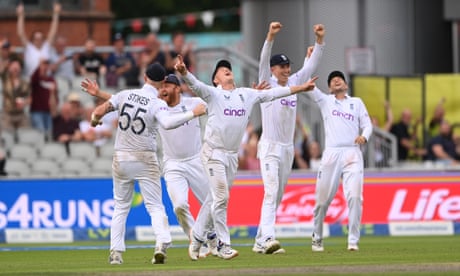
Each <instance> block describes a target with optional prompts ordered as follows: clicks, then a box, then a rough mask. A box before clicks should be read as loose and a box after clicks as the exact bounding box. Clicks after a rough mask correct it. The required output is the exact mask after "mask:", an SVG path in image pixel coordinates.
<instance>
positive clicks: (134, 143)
mask: <svg viewBox="0 0 460 276" xmlns="http://www.w3.org/2000/svg"><path fill="white" fill-rule="evenodd" d="M157 95H158V91H157V90H156V89H155V88H154V87H153V86H151V85H149V84H145V85H144V86H143V87H142V88H141V89H128V90H123V91H121V92H119V93H117V94H115V95H113V96H112V97H111V98H110V102H111V104H112V105H113V106H114V107H115V110H118V128H117V134H116V136H115V146H114V147H115V151H133V152H134V151H156V149H157V145H156V130H157V129H158V125H161V126H162V127H163V128H168V129H170V128H174V127H178V126H180V125H182V124H183V123H185V122H186V121H188V120H190V119H192V118H193V112H191V111H188V112H186V113H182V114H176V115H170V114H169V111H168V106H167V104H166V102H164V101H163V100H161V99H159V98H158V96H157Z"/></svg>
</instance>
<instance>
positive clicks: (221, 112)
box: [183, 72, 291, 153]
mask: <svg viewBox="0 0 460 276" xmlns="http://www.w3.org/2000/svg"><path fill="white" fill-rule="evenodd" d="M183 79H184V81H185V82H186V83H187V84H188V85H189V87H190V88H191V89H192V90H193V92H195V93H196V94H197V95H198V96H199V97H200V98H202V99H203V100H204V101H205V102H206V103H207V104H208V121H207V124H206V130H205V134H204V141H205V142H206V143H207V144H209V145H210V146H211V147H212V148H215V149H222V150H226V151H230V152H234V153H236V152H237V151H238V148H239V147H240V144H241V139H242V138H243V134H244V132H245V130H246V126H247V124H248V120H249V115H250V114H251V111H252V108H253V107H254V105H255V104H257V103H260V102H268V101H272V100H274V99H276V98H280V97H285V96H287V95H290V94H291V90H290V88H289V87H278V88H272V89H269V90H260V91H259V90H256V89H251V88H245V87H239V88H235V89H234V90H230V91H229V90H224V89H221V88H217V87H214V86H210V85H207V84H205V83H203V82H201V81H199V80H197V79H196V78H195V76H193V75H192V74H191V73H190V72H187V75H186V76H183Z"/></svg>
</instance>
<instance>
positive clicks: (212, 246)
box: [199, 233, 218, 258]
mask: <svg viewBox="0 0 460 276" xmlns="http://www.w3.org/2000/svg"><path fill="white" fill-rule="evenodd" d="M207 238H208V240H207V241H206V242H205V243H203V244H202V245H201V248H200V255H199V257H200V258H206V257H207V256H209V255H213V256H217V243H218V241H217V235H216V233H212V234H208V236H207Z"/></svg>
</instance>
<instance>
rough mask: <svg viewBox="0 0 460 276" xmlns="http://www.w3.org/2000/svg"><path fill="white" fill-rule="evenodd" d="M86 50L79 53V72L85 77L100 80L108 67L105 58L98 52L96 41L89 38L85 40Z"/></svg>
mask: <svg viewBox="0 0 460 276" xmlns="http://www.w3.org/2000/svg"><path fill="white" fill-rule="evenodd" d="M84 47H85V50H84V52H83V53H80V54H79V57H78V63H77V72H78V73H79V74H80V75H81V76H84V77H87V78H90V79H96V80H100V78H99V76H104V75H105V73H106V71H107V70H106V67H105V65H104V58H103V57H102V55H100V54H99V53H97V52H96V42H95V41H94V40H92V39H88V40H86V42H85V46H84Z"/></svg>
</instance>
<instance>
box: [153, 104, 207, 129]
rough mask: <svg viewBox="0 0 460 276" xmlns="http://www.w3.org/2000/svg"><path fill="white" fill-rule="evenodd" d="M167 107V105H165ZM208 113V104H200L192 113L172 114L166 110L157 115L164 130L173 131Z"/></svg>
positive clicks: (161, 110)
mask: <svg viewBox="0 0 460 276" xmlns="http://www.w3.org/2000/svg"><path fill="white" fill-rule="evenodd" d="M165 106H166V103H165ZM205 113H206V104H204V103H200V104H198V105H197V106H195V108H194V109H193V110H191V111H187V112H185V113H177V114H170V113H169V112H168V111H166V109H160V111H159V112H157V113H156V114H155V117H156V119H157V120H158V122H159V123H160V125H161V127H162V128H164V129H173V128H177V127H179V126H181V125H183V124H184V123H185V122H188V121H189V120H191V119H193V118H195V117H198V116H201V115H203V114H205Z"/></svg>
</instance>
